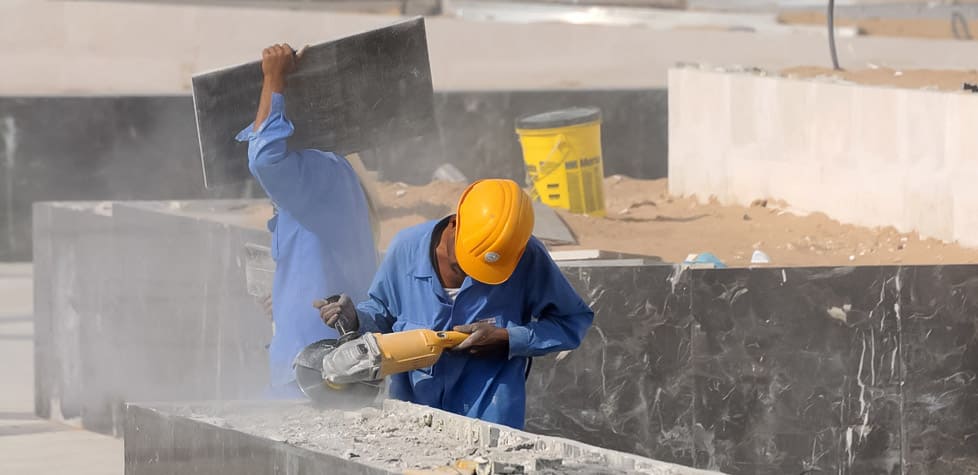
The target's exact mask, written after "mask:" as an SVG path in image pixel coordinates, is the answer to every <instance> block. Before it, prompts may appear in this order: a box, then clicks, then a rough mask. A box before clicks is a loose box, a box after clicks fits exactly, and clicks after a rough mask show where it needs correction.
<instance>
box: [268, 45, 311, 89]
mask: <svg viewBox="0 0 978 475" xmlns="http://www.w3.org/2000/svg"><path fill="white" fill-rule="evenodd" d="M303 52H305V48H303V49H302V51H300V52H298V53H297V52H296V51H295V50H294V49H292V47H291V46H289V45H288V44H286V43H282V44H279V45H272V46H269V47H268V48H265V49H264V50H263V51H262V52H261V71H262V74H264V75H265V78H266V79H279V80H284V79H285V77H286V76H288V75H289V74H291V73H292V72H293V71H295V67H296V64H298V62H299V59H301V58H302V53H303Z"/></svg>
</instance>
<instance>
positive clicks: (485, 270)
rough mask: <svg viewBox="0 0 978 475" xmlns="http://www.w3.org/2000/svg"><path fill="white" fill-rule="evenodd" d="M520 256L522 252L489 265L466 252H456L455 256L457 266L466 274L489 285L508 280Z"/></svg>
mask: <svg viewBox="0 0 978 475" xmlns="http://www.w3.org/2000/svg"><path fill="white" fill-rule="evenodd" d="M521 257H523V253H522V252H521V253H519V255H514V256H512V257H509V258H503V259H501V260H499V261H496V262H494V263H492V264H491V265H490V264H487V263H485V262H483V261H482V259H479V258H477V257H472V256H469V255H466V254H456V256H455V258H456V259H458V266H459V267H461V268H462V271H463V272H465V274H466V275H468V276H469V277H471V278H473V279H474V280H477V281H479V282H482V283H483V284H489V285H499V284H502V283H503V282H506V281H507V280H509V278H510V277H511V276H512V275H513V272H514V271H515V270H516V266H517V265H518V264H519V263H520V258H521Z"/></svg>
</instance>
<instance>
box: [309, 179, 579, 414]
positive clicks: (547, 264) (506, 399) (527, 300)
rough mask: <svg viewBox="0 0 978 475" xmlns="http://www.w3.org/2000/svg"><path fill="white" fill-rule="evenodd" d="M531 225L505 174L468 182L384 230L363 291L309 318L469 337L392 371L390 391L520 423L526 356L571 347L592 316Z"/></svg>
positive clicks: (522, 196)
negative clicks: (435, 207) (448, 201)
mask: <svg viewBox="0 0 978 475" xmlns="http://www.w3.org/2000/svg"><path fill="white" fill-rule="evenodd" d="M532 230H533V207H532V205H531V202H530V197H529V196H527V194H526V193H525V192H523V190H521V189H520V188H519V186H518V185H517V184H516V183H515V182H513V181H511V180H482V181H478V182H476V183H473V184H472V185H470V186H469V188H468V189H467V190H466V191H465V192H464V193H463V195H462V197H461V199H460V200H459V204H458V207H457V209H456V213H455V214H454V215H451V216H449V217H446V218H444V219H441V220H436V221H430V222H427V223H424V224H420V225H417V226H414V227H411V228H408V229H405V230H403V231H401V232H400V233H399V234H398V235H397V237H395V239H394V241H393V242H392V244H391V245H390V247H389V248H388V250H387V255H386V256H385V257H384V260H383V262H382V263H381V266H380V269H379V271H378V272H377V275H376V276H375V277H374V280H373V284H371V286H370V291H369V294H370V295H369V298H368V299H366V300H364V301H362V302H361V303H360V304H359V305H356V306H354V305H353V304H352V302H350V300H349V299H345V300H344V299H341V300H340V301H339V302H336V303H333V304H327V305H324V306H322V307H321V308H320V311H321V312H320V313H321V315H320V316H321V318H323V320H324V321H325V322H326V323H327V324H330V325H335V324H336V323H337V322H339V323H340V324H342V325H343V327H344V328H348V329H349V328H357V327H359V329H360V330H362V331H370V332H380V333H390V332H398V331H403V330H412V329H417V328H428V329H432V330H452V329H454V330H456V331H462V332H466V333H470V335H469V337H468V338H466V340H465V341H464V342H462V343H461V344H460V345H459V346H457V347H456V348H455V349H454V350H452V351H450V352H446V353H444V354H443V355H442V357H441V358H440V359H439V360H438V362H437V363H436V364H435V365H434V366H433V367H431V368H426V369H421V370H415V371H410V372H407V373H401V374H396V375H392V376H391V377H390V380H389V388H390V395H391V397H393V398H396V399H401V400H405V401H411V402H414V403H419V404H424V405H427V406H431V407H435V408H439V409H443V410H446V411H450V412H454V413H456V414H462V415H466V416H469V417H474V418H478V419H483V420H486V421H490V422H495V423H499V424H504V425H507V426H510V427H515V428H522V427H523V424H524V417H525V412H526V410H525V406H526V384H525V382H526V375H527V372H528V370H529V364H530V358H531V357H534V356H540V355H543V354H546V353H551V352H555V351H563V350H570V349H573V348H576V347H577V346H578V345H579V344H580V343H581V340H582V339H583V338H584V335H585V334H586V333H587V330H588V328H590V326H591V322H592V320H593V318H594V314H593V313H592V311H591V309H590V308H588V306H587V305H586V304H585V303H584V302H583V301H582V300H581V298H580V296H578V295H577V293H576V292H575V291H574V289H573V288H572V287H571V285H570V283H568V282H567V279H566V278H564V276H563V274H561V272H560V270H559V269H558V268H557V265H556V264H555V263H554V262H553V260H552V259H551V258H550V255H549V253H548V252H547V250H546V248H545V247H544V246H543V244H542V243H541V242H540V241H538V240H537V239H536V238H534V237H532V236H531V232H532Z"/></svg>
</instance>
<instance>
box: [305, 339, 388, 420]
mask: <svg viewBox="0 0 978 475" xmlns="http://www.w3.org/2000/svg"><path fill="white" fill-rule="evenodd" d="M340 344H342V341H340V340H336V339H332V338H327V339H325V340H319V341H317V342H315V343H312V344H310V345H309V346H307V347H305V348H303V350H302V352H300V353H299V354H298V355H297V356H296V357H295V363H294V364H293V366H294V367H295V378H296V382H297V383H299V389H300V390H302V393H303V394H305V395H306V397H308V398H309V399H311V400H313V401H314V402H316V403H320V404H329V405H330V406H339V405H353V406H362V405H364V404H369V403H371V402H372V401H373V399H374V398H376V397H377V394H378V393H379V392H380V385H379V384H370V383H357V384H349V385H341V386H340V385H332V384H329V383H327V382H326V380H325V379H323V358H325V357H326V355H328V354H329V353H330V352H331V351H333V350H334V349H336V347H337V346H339V345H340Z"/></svg>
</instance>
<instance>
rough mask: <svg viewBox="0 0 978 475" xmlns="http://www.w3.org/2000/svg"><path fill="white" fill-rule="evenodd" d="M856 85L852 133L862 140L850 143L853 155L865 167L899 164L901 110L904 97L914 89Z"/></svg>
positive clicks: (853, 101)
mask: <svg viewBox="0 0 978 475" xmlns="http://www.w3.org/2000/svg"><path fill="white" fill-rule="evenodd" d="M850 87H855V88H857V89H856V91H855V92H854V93H853V96H852V108H853V111H854V115H853V122H852V125H853V132H854V134H855V136H856V137H859V140H856V141H853V142H851V143H850V146H851V150H852V153H853V155H854V156H855V157H856V160H858V162H859V164H860V165H862V166H865V165H869V166H873V167H875V166H894V165H897V164H898V163H899V160H900V158H902V154H901V153H900V149H901V142H900V140H898V139H896V137H899V135H898V134H899V133H900V128H899V126H898V125H899V120H900V113H901V111H902V110H903V104H905V102H906V101H907V100H908V99H907V98H906V97H905V96H906V95H907V94H910V93H911V92H912V91H909V90H906V89H898V88H888V87H864V86H850Z"/></svg>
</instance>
